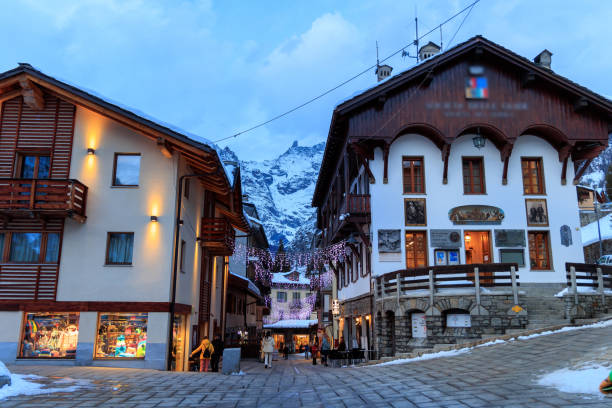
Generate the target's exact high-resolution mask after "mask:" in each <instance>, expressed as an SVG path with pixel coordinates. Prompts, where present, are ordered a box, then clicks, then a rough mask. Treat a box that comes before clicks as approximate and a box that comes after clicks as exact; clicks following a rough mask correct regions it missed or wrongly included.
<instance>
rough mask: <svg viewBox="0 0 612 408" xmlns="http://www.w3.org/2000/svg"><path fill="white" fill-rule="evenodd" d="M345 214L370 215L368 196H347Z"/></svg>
mask: <svg viewBox="0 0 612 408" xmlns="http://www.w3.org/2000/svg"><path fill="white" fill-rule="evenodd" d="M346 212H347V213H348V214H350V215H353V216H354V215H357V216H364V215H365V216H369V215H370V195H369V194H348V195H347V197H346Z"/></svg>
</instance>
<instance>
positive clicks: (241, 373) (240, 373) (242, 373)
mask: <svg viewBox="0 0 612 408" xmlns="http://www.w3.org/2000/svg"><path fill="white" fill-rule="evenodd" d="M231 375H246V373H245V372H244V371H242V370H240V372H239V373H232V374H231Z"/></svg>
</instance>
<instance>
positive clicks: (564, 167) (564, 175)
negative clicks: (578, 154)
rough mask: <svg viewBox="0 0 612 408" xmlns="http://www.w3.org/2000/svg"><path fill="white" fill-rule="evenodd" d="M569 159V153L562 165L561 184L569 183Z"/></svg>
mask: <svg viewBox="0 0 612 408" xmlns="http://www.w3.org/2000/svg"><path fill="white" fill-rule="evenodd" d="M568 160H569V155H567V157H566V158H565V159H564V160H563V165H562V167H561V185H563V186H564V185H566V184H567V161H568Z"/></svg>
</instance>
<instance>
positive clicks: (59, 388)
mask: <svg viewBox="0 0 612 408" xmlns="http://www.w3.org/2000/svg"><path fill="white" fill-rule="evenodd" d="M5 372H6V373H8V374H9V375H10V376H11V385H5V386H4V387H2V388H0V401H1V400H3V399H6V398H9V397H15V396H17V395H40V394H52V393H55V392H74V391H77V390H79V389H81V388H88V387H91V386H92V385H91V382H90V381H88V380H75V379H72V378H70V377H66V378H61V379H59V380H57V381H54V382H53V383H52V384H51V386H49V387H47V385H45V384H41V383H37V382H33V381H29V380H36V379H41V378H44V377H40V376H38V375H23V374H11V373H10V372H9V370H8V369H7V368H6V366H5V365H4V364H2V363H1V362H0V375H2V374H3V373H5Z"/></svg>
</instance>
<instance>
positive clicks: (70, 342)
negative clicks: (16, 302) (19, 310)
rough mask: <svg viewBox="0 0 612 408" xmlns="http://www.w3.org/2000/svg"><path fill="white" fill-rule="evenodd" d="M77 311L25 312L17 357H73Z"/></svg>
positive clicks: (76, 337)
mask: <svg viewBox="0 0 612 408" xmlns="http://www.w3.org/2000/svg"><path fill="white" fill-rule="evenodd" d="M78 338H79V314H78V313H26V315H25V324H24V330H23V337H22V341H21V348H20V353H19V357H21V358H74V357H75V355H76V348H77V342H78Z"/></svg>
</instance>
